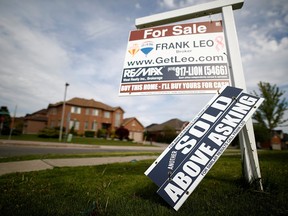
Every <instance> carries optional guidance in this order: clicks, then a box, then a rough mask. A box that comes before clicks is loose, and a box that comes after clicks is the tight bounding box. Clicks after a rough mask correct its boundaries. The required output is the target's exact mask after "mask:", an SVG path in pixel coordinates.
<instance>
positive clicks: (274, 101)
mask: <svg viewBox="0 0 288 216" xmlns="http://www.w3.org/2000/svg"><path fill="white" fill-rule="evenodd" d="M258 87H259V91H260V93H259V94H258V93H257V92H256V91H253V93H254V94H255V95H256V96H258V97H262V98H264V99H265V100H264V102H263V103H262V104H261V106H260V107H259V109H258V110H257V111H256V112H255V114H254V116H253V119H254V120H256V121H257V124H258V126H259V127H260V128H263V129H266V130H268V133H269V134H270V135H271V133H272V131H273V129H275V128H276V127H278V126H281V125H283V124H284V123H285V122H287V121H288V119H284V114H285V111H286V110H288V101H287V100H286V98H282V96H283V95H284V94H285V91H281V90H280V89H279V88H278V87H277V86H276V85H271V84H270V83H268V82H260V83H258Z"/></svg>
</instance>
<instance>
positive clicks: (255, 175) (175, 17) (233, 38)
mask: <svg viewBox="0 0 288 216" xmlns="http://www.w3.org/2000/svg"><path fill="white" fill-rule="evenodd" d="M243 4H244V0H218V1H214V2H209V3H205V4H200V5H196V6H191V7H187V8H183V9H179V10H173V11H169V12H164V13H159V14H155V15H151V16H147V17H142V18H138V19H136V20H135V25H136V27H137V28H138V29H141V28H148V27H155V26H158V25H164V24H169V23H174V22H179V21H184V20H187V19H193V18H198V17H203V16H209V15H212V14H218V13H222V21H223V23H224V34H225V40H226V46H227V52H228V53H227V57H228V62H229V66H230V74H231V76H232V85H233V86H234V87H238V88H241V89H243V90H244V91H246V83H245V78H244V72H243V66H242V60H241V54H240V49H239V43H238V37H237V32H236V27H235V21H234V14H233V10H236V9H240V8H242V6H243ZM239 137H240V147H241V156H242V164H243V173H244V177H245V179H246V181H247V182H249V183H253V182H257V183H258V186H259V189H260V190H263V186H262V181H261V173H260V166H259V160H258V155H257V148H256V142H255V137H254V130H253V124H252V120H251V119H250V120H248V122H247V123H246V125H245V126H244V127H243V129H242V130H241V131H240V133H239Z"/></svg>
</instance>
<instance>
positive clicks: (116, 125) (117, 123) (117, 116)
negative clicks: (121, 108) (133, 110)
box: [115, 113, 121, 127]
mask: <svg viewBox="0 0 288 216" xmlns="http://www.w3.org/2000/svg"><path fill="white" fill-rule="evenodd" d="M120 120H121V114H120V113H116V114H115V127H120Z"/></svg>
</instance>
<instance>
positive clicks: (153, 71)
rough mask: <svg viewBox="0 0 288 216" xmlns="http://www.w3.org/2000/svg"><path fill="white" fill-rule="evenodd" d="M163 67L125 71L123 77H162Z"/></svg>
mask: <svg viewBox="0 0 288 216" xmlns="http://www.w3.org/2000/svg"><path fill="white" fill-rule="evenodd" d="M162 69H163V67H151V68H132V69H125V70H124V74H123V77H139V76H147V75H148V76H159V75H163V73H162V72H161V70H162Z"/></svg>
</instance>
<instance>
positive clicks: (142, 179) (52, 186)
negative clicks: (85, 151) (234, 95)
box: [0, 151, 288, 216]
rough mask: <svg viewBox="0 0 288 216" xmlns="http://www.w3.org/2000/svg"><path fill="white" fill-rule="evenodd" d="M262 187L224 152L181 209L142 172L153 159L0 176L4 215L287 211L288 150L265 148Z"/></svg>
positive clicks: (157, 215) (0, 212)
mask: <svg viewBox="0 0 288 216" xmlns="http://www.w3.org/2000/svg"><path fill="white" fill-rule="evenodd" d="M259 159H260V166H261V172H262V177H263V186H264V189H265V191H264V192H259V191H256V190H254V189H253V188H252V187H247V185H245V184H244V183H243V181H242V180H241V160H240V155H223V156H222V157H221V158H220V159H219V160H218V162H217V163H216V164H215V166H214V167H213V168H212V169H211V171H210V172H209V173H208V174H207V176H206V177H205V178H204V180H203V181H202V182H201V183H200V184H199V186H198V187H197V188H196V190H195V191H194V192H193V193H192V194H191V196H190V197H189V198H188V200H187V201H186V202H185V203H184V205H183V206H182V207H181V208H180V209H179V211H178V212H176V211H174V210H173V209H172V208H171V207H169V206H168V205H167V204H166V203H165V202H164V201H163V200H162V198H161V197H159V196H158V195H157V194H156V191H157V186H156V185H155V184H154V183H153V182H152V181H151V180H150V179H149V178H147V177H146V176H145V175H144V174H143V172H144V171H145V170H146V169H147V168H148V167H149V166H150V164H151V163H152V161H138V162H130V163H123V164H111V165H101V166H91V167H76V168H55V169H53V170H47V171H40V172H30V173H25V174H23V173H22V174H21V173H18V174H9V175H4V176H0V215H3V216H4V215H38V216H39V215H69V216H70V215H97V216H99V215H113V216H115V215H123V216H124V215H125V216H127V215H137V216H141V215H143V216H144V215H145V216H146V215H149V216H150V215H155V216H161V215H163V216H164V215H165V216H166V215H177V216H178V215H183V216H184V215H185V216H187V215H193V216H197V215H205V216H206V215H211V216H212V215H213V216H214V215H221V216H222V215H261V216H262V215H288V201H287V200H288V151H278V152H275V151H261V153H260V154H259Z"/></svg>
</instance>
